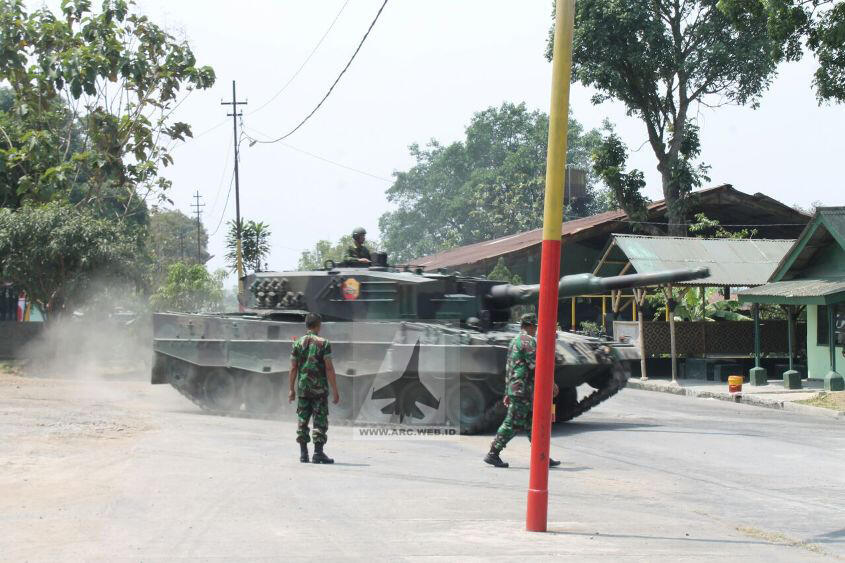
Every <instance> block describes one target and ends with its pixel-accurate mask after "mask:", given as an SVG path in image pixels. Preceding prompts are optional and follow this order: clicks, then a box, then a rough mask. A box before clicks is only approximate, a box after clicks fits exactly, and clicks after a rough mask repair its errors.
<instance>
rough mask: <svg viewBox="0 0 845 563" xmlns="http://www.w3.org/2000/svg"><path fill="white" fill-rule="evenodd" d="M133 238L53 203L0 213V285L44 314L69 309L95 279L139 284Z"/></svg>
mask: <svg viewBox="0 0 845 563" xmlns="http://www.w3.org/2000/svg"><path fill="white" fill-rule="evenodd" d="M144 265H145V261H144V259H143V253H142V252H141V249H140V244H139V238H138V237H134V236H133V234H132V233H131V232H130V231H127V230H126V229H125V228H123V227H122V226H121V225H118V224H116V223H115V222H112V221H107V220H104V219H102V218H98V217H97V216H96V215H94V214H93V213H92V212H91V211H88V210H82V209H75V208H73V207H70V206H68V205H63V204H60V203H58V202H53V203H49V204H46V205H43V206H24V207H21V208H20V209H17V210H14V211H13V210H11V209H4V208H0V279H4V280H6V281H10V282H12V283H13V284H14V285H15V286H17V287H19V288H21V289H23V290H25V291H26V293H27V295H28V296H29V297H30V298H31V299H32V300H33V301H34V302H35V303H37V304H38V305H39V307H40V308H41V309H42V310H44V311H47V313H48V314H51V315H52V314H56V313H59V312H60V311H61V310H62V309H63V308H67V306H68V305H72V304H73V301H74V299H75V298H77V297H78V296H80V295H81V294H82V293H83V292H84V291H85V289H86V287H87V285H88V284H89V283H91V282H92V281H93V280H95V279H118V280H129V281H134V282H137V283H140V279H141V276H142V273H143V268H144Z"/></svg>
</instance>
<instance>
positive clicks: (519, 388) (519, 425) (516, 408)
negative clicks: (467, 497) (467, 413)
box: [484, 314, 560, 467]
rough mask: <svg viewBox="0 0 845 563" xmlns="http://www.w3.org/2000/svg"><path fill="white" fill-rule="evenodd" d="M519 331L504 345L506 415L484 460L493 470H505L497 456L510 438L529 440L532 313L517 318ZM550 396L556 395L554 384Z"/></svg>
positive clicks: (553, 463) (533, 354) (534, 325)
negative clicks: (521, 436) (521, 434)
mask: <svg viewBox="0 0 845 563" xmlns="http://www.w3.org/2000/svg"><path fill="white" fill-rule="evenodd" d="M520 324H521V326H522V332H520V333H519V335H517V336H515V337H514V339H513V340H511V342H510V344H509V345H508V363H507V372H506V374H505V397H504V399H503V402H504V404H505V406H506V407H508V414H507V416H505V420H504V421H502V425H501V426H499V430H498V431H497V432H496V437H495V438H494V439H493V443H492V444H490V452H489V453H488V454H487V456H486V457H485V458H484V462H485V463H489V464H490V465H492V466H494V467H507V466H508V464H507V463H505V462H504V461H502V458H501V457H499V454H500V453H501V451H502V450H503V449H504V448H505V446H506V445H507V443H508V442H509V441H510V440H511V438H513V437H514V435H516V433H517V432H519V431H520V430H525V431H526V432H527V433H528V439H529V440H531V417H532V414H533V413H532V412H531V411H532V409H531V402H532V400H533V397H534V365H535V361H536V356H537V340H536V339H535V336H536V334H537V318H536V317H535V316H534V315H532V314H525V315H522V318H521V319H520ZM554 394H555V395H557V394H558V387H557V385H555V387H554ZM549 465H550V466H551V467H554V466H556V465H560V461H557V460H554V459H552V458H549Z"/></svg>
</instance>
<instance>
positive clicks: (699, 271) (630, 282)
mask: <svg viewBox="0 0 845 563" xmlns="http://www.w3.org/2000/svg"><path fill="white" fill-rule="evenodd" d="M709 275H710V270H709V269H708V268H705V267H701V268H691V269H682V270H663V271H661V272H651V273H648V274H628V275H625V276H611V277H606V278H602V277H598V276H594V275H592V274H573V275H571V276H564V277H562V278H560V282H558V285H557V288H558V299H564V298H567V297H575V296H576V295H589V294H597V293H604V292H606V291H610V290H612V289H630V288H634V287H648V286H653V285H662V284H666V283H676V282H684V281H690V280H697V279H701V278H706V277H707V276H709ZM539 294H540V284H535V285H511V284H502V285H496V286H493V287H492V288H490V293H489V294H487V299H488V300H489V301H490V302H491V303H492V304H494V305H495V306H496V307H513V306H514V305H522V304H525V303H533V302H534V301H535V300H536V299H537V296H538V295H539Z"/></svg>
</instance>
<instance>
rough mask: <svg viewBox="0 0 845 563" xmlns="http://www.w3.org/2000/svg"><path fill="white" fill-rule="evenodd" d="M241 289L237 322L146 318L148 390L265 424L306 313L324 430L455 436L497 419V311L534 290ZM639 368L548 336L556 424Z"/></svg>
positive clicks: (601, 350)
mask: <svg viewBox="0 0 845 563" xmlns="http://www.w3.org/2000/svg"><path fill="white" fill-rule="evenodd" d="M701 275H702V272H701V271H698V272H696V271H681V272H669V273H663V274H657V275H653V274H650V275H649V276H636V275H634V276H619V277H615V278H596V277H594V276H589V275H578V276H567V277H564V278H562V279H561V282H560V291H561V298H564V297H566V296H569V295H572V294H573V292H579V293H580V292H581V291H582V290H584V289H585V288H586V289H588V290H593V291H594V290H597V289H600V288H608V287H610V288H614V289H616V288H622V287H635V286H638V285H645V284H649V285H650V284H653V283H655V280H658V279H659V280H670V281H671V280H681V279H691V278H693V277H696V276H699V277H700V276H701ZM703 275H706V272H704V273H703ZM245 286H246V287H247V288H249V296H248V301H247V303H246V305H247V307H246V311H245V312H244V313H240V314H224V315H200V314H184V313H159V314H155V315H154V318H153V333H154V356H155V358H154V363H153V370H152V382H153V383H171V384H172V385H173V386H174V387H175V388H177V389H178V390H179V391H180V392H182V393H183V394H185V395H186V396H187V397H188V398H190V399H191V400H193V401H194V402H196V403H197V404H199V405H200V406H202V407H204V408H210V409H211V410H215V411H221V410H228V411H237V412H245V413H252V414H259V415H274V413H278V412H280V411H283V410H285V408H286V400H285V399H286V397H285V396H284V395H286V393H284V392H282V391H281V390H283V389H284V388H286V387H285V386H286V385H287V372H288V369H289V365H290V360H289V357H290V350H291V346H292V343H293V341H294V340H295V339H296V338H298V337H299V336H302V334H303V333H304V325H303V322H302V321H303V319H304V316H305V315H306V314H307V312H316V313H319V314H320V315H322V317H323V319H324V323H323V327H322V331H321V335H323V336H325V337H326V338H328V339H329V340H330V341H331V342H332V352H333V354H332V355H333V363H334V366H335V371H336V373H337V375H338V385H339V386H340V393H341V404H340V405H338V406H334V405H332V406H331V407H330V414H331V416H332V417H333V418H335V419H338V418H339V419H346V420H357V421H366V422H401V423H419V424H454V425H456V426H460V427H461V430H462V431H465V432H477V431H482V430H487V429H491V428H493V427H495V426H496V425H498V423H499V422H501V419H502V418H503V417H504V409H503V408H502V407H501V404H500V403H501V401H500V400H499V399H500V398H501V396H502V393H503V390H504V368H505V354H506V351H507V346H508V343H509V342H510V340H511V339H512V338H513V336H514V334H516V333H517V332H518V331H519V328H518V327H517V326H516V325H513V324H510V323H509V320H510V309H511V307H512V306H514V305H516V304H521V303H527V302H531V300H532V299H533V298H535V297H536V293H537V286H510V285H508V284H505V283H503V282H498V281H494V280H487V279H482V278H471V277H465V276H460V275H458V274H447V273H438V274H423V273H421V272H412V271H400V270H396V269H391V268H387V267H371V268H352V267H330V268H328V269H325V270H316V271H307V272H261V273H256V274H252V275H250V276H247V278H246V283H245ZM638 359H639V354H638V353H637V350H636V348H634V347H633V346H631V345H628V344H622V343H618V342H609V341H604V340H602V339H598V338H593V337H588V336H584V335H580V334H573V333H567V332H559V333H558V338H557V343H556V365H557V368H556V372H555V381H556V382H557V384H558V385H559V386H560V387H561V388H562V389H565V390H567V391H566V392H562V393H561V394H560V395H559V397H558V400H557V402H558V407H557V412H558V418H559V419H569V418H572V417H574V416H578V415H579V414H581V413H582V412H584V411H585V410H586V409H588V408H590V407H591V406H593V405H594V404H598V403H599V402H601V401H603V400H605V399H606V398H608V397H609V396H611V395H612V394H614V393H615V392H617V391H618V390H619V389H621V388H622V387H623V386H624V384H625V382H626V380H627V377H628V364H629V363H630V362H631V361H635V360H638ZM582 383H589V384H590V385H591V386H593V387H594V388H595V389H596V391H595V392H594V393H593V395H591V396H590V397H587V398H584V399H582V400H581V401H578V399H577V395H576V394H575V393H574V389H575V387H577V386H579V385H581V384H582Z"/></svg>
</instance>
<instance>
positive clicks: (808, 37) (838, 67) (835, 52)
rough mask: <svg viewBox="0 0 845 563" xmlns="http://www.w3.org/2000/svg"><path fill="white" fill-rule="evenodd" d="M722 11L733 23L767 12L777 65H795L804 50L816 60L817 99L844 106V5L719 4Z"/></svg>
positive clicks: (760, 0) (740, 0) (813, 1)
mask: <svg viewBox="0 0 845 563" xmlns="http://www.w3.org/2000/svg"><path fill="white" fill-rule="evenodd" d="M719 8H720V9H721V10H722V11H723V12H724V13H725V15H726V16H727V17H728V18H730V19H731V21H733V22H737V23H738V24H739V25H742V22H743V21H744V20H746V19H748V18H749V17H753V16H752V14H756V13H759V12H761V11H762V12H764V13H765V14H766V17H767V20H768V25H767V27H766V29H767V31H768V33H769V37H770V38H771V39H772V44H771V49H772V51H771V54H772V56H773V58H774V59H775V61H777V62H781V61H796V60H799V59H800V58H801V57H802V56H803V55H804V49H803V47H804V46H806V49H807V50H809V51H810V52H811V53H813V55H815V57H816V61H817V62H818V64H819V66H818V68H817V69H816V71H815V73H814V74H813V86H814V87H815V89H816V98H817V99H818V101H819V103H822V102H831V101H832V102H839V103H842V102H845V3H843V2H839V1H837V0H720V1H719Z"/></svg>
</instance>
